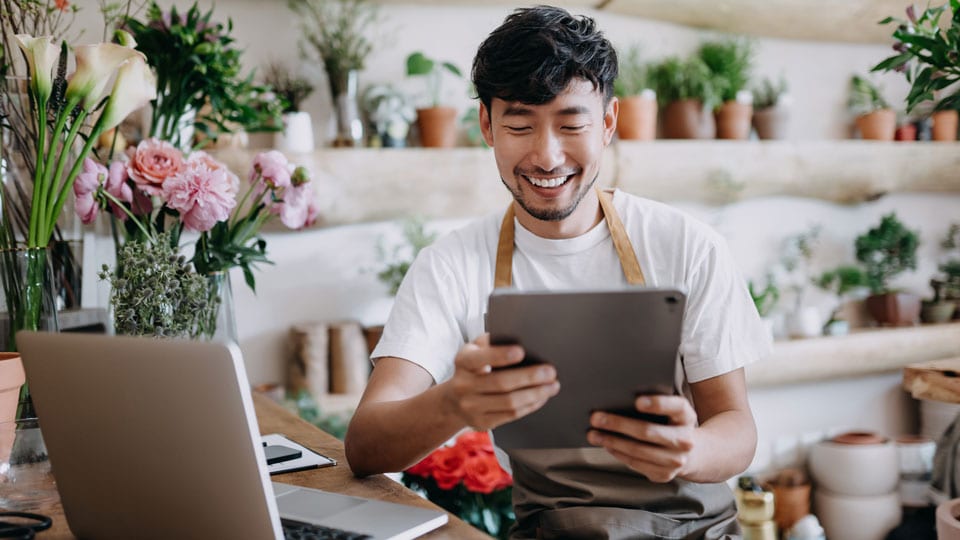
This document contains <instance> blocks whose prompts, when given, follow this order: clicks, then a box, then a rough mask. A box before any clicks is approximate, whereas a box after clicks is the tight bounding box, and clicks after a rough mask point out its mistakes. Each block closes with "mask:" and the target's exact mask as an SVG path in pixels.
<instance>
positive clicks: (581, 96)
mask: <svg viewBox="0 0 960 540" xmlns="http://www.w3.org/2000/svg"><path fill="white" fill-rule="evenodd" d="M602 106H603V94H601V93H600V91H599V90H597V89H595V88H594V87H593V84H592V83H590V82H589V81H585V80H577V79H575V80H574V81H571V82H570V84H568V85H567V87H566V89H564V91H563V92H561V93H559V94H557V96H556V97H554V98H553V99H551V100H550V101H548V102H546V103H540V104H531V103H524V102H522V101H507V100H504V99H502V98H498V97H494V98H493V100H492V101H491V107H492V108H493V109H494V110H499V112H500V114H503V115H504V116H530V115H534V114H537V112H538V111H539V112H543V111H549V112H551V113H553V114H561V115H574V114H589V113H590V112H591V111H592V110H593V109H594V107H597V108H602Z"/></svg>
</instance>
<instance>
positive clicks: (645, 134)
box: [617, 91, 657, 141]
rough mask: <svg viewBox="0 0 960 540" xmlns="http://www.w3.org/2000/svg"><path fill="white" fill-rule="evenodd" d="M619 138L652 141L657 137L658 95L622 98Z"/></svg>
mask: <svg viewBox="0 0 960 540" xmlns="http://www.w3.org/2000/svg"><path fill="white" fill-rule="evenodd" d="M617 136H619V137H620V138H621V139H624V140H637V141H652V140H653V139H655V138H656V137H657V94H656V93H654V92H652V91H650V92H645V93H643V94H641V95H639V96H627V97H623V98H620V115H619V117H618V118H617Z"/></svg>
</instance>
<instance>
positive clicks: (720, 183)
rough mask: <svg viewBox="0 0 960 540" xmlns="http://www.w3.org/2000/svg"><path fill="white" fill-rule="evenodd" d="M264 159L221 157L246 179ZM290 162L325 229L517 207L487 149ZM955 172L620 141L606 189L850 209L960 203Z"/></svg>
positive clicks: (759, 150)
mask: <svg viewBox="0 0 960 540" xmlns="http://www.w3.org/2000/svg"><path fill="white" fill-rule="evenodd" d="M256 153H257V150H252V149H247V150H221V151H219V152H217V156H218V157H220V158H221V159H223V160H224V161H225V162H227V164H228V165H229V166H230V167H231V168H232V169H233V170H234V171H237V172H241V171H247V170H248V169H249V166H250V163H251V162H252V161H253V157H254V156H255V155H256ZM290 158H291V160H293V161H294V162H295V163H298V164H302V165H306V166H307V167H308V168H309V169H310V170H311V171H312V172H313V174H314V180H315V181H316V182H317V183H316V186H317V191H318V197H319V202H320V204H321V220H320V222H319V224H318V225H319V226H333V225H344V224H350V223H365V222H371V221H384V220H392V219H398V218H402V217H405V216H409V215H413V214H418V215H421V216H423V217H424V218H429V219H447V218H461V217H467V216H477V215H482V214H485V213H487V212H492V211H496V210H499V209H502V208H503V207H504V206H505V205H506V204H507V202H509V194H508V193H507V191H506V190H505V189H502V188H501V187H500V185H499V184H500V182H499V179H498V178H497V169H496V162H495V160H494V156H493V152H492V151H491V150H489V149H486V148H451V149H429V148H405V149H370V148H363V149H329V148H328V149H320V150H317V151H315V152H312V153H309V154H299V155H297V154H294V155H291V156H290ZM957 170H960V144H957V143H922V142H902V143H901V142H896V143H883V142H874V141H859V140H849V141H808V142H803V141H799V142H791V141H675V140H658V141H653V142H634V141H617V142H615V143H614V144H613V145H611V146H610V147H609V148H608V149H607V150H606V155H605V156H604V166H603V169H602V170H601V173H600V179H599V182H600V183H601V184H602V185H604V186H612V187H618V188H621V189H623V190H625V191H628V192H630V193H636V194H639V195H643V196H645V197H650V198H653V199H658V200H662V201H691V202H701V203H707V204H725V203H730V202H735V201H738V200H743V199H748V198H756V197H775V196H794V197H811V198H816V199H822V200H827V201H833V202H837V203H843V204H848V203H856V202H861V201H866V200H872V199H874V198H877V197H880V196H882V195H884V194H886V193H892V192H927V193H960V175H957V174H956V171H957ZM241 174H243V173H242V172H241Z"/></svg>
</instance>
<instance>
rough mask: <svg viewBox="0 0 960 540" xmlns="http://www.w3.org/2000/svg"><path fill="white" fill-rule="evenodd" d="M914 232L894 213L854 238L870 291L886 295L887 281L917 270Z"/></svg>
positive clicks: (917, 237) (916, 242)
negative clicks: (903, 273) (907, 271)
mask: <svg viewBox="0 0 960 540" xmlns="http://www.w3.org/2000/svg"><path fill="white" fill-rule="evenodd" d="M919 244H920V240H919V236H918V235H917V233H916V232H914V231H911V230H909V229H907V228H906V227H905V226H904V225H903V223H901V222H900V220H898V219H897V215H896V213H890V214H887V215H885V216H883V219H882V220H881V221H880V224H879V225H878V226H876V227H874V228H872V229H870V230H869V231H867V232H866V233H864V234H862V235H860V236H858V237H857V239H856V244H855V245H856V252H857V260H858V261H860V263H861V264H863V266H864V268H865V270H866V275H867V281H866V285H867V286H868V287H870V292H871V293H873V294H880V293H884V292H888V291H889V290H890V289H889V285H888V283H889V281H890V279H892V278H893V277H895V276H897V275H898V274H900V273H902V272H904V271H906V270H914V269H916V268H917V247H918V246H919Z"/></svg>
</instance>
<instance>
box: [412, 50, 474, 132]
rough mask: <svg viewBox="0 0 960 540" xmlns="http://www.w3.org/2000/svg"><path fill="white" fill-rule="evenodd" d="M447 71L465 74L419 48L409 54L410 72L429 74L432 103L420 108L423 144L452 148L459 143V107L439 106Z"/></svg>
mask: <svg viewBox="0 0 960 540" xmlns="http://www.w3.org/2000/svg"><path fill="white" fill-rule="evenodd" d="M444 72H447V73H450V74H452V75H454V76H456V77H462V76H463V73H462V72H461V71H460V68H458V67H457V66H456V65H454V64H453V63H451V62H441V61H438V60H434V59H432V58H429V57H427V56H426V55H424V54H423V53H422V52H420V51H417V52H414V53H412V54H411V55H410V56H408V57H407V75H408V76H423V77H426V84H427V94H428V96H429V99H430V101H429V104H428V105H427V106H425V107H421V108H419V109H417V127H419V128H420V143H421V144H422V145H423V146H426V147H451V146H454V145H455V144H456V142H457V109H455V108H454V107H442V106H441V105H440V99H441V92H440V91H441V89H442V82H443V74H444Z"/></svg>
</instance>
